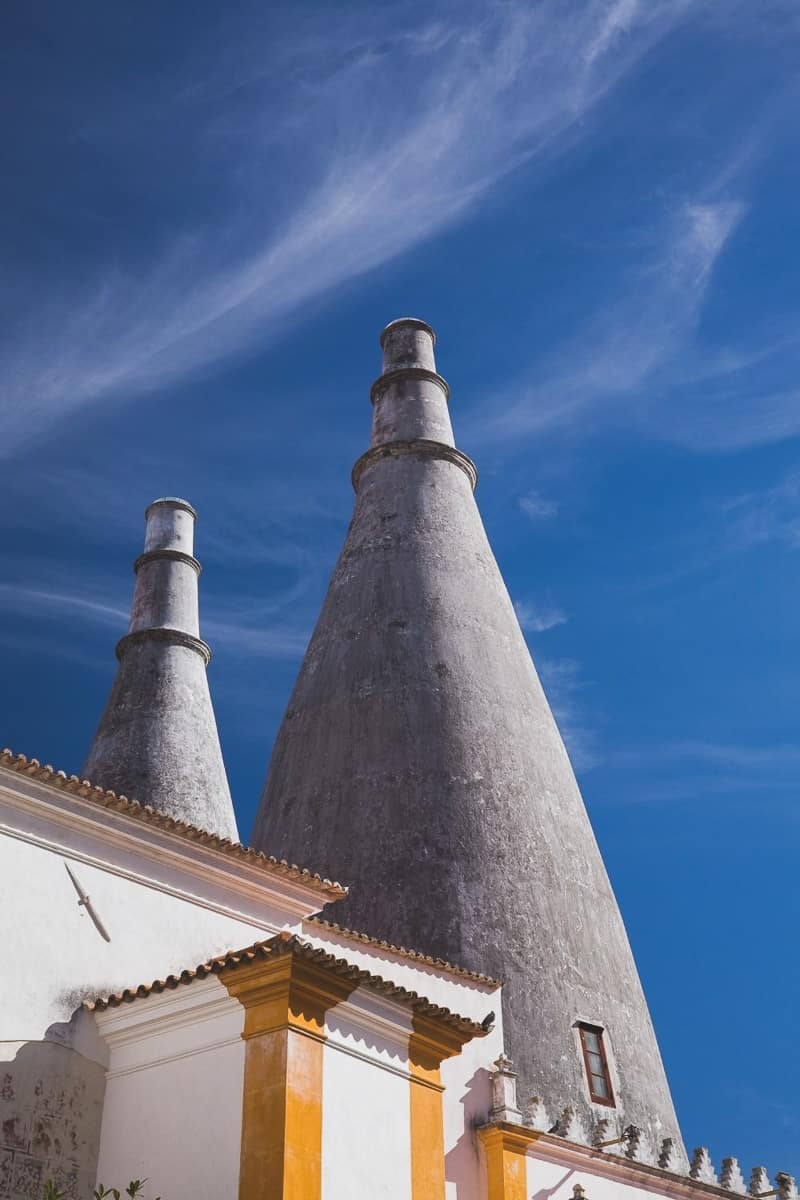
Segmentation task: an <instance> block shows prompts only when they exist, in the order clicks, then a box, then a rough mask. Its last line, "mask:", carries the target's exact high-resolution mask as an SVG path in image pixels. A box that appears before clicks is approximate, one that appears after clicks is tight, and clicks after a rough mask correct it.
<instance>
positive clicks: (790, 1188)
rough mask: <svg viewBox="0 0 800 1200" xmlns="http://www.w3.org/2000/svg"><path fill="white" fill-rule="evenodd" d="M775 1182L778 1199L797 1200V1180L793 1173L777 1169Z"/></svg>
mask: <svg viewBox="0 0 800 1200" xmlns="http://www.w3.org/2000/svg"><path fill="white" fill-rule="evenodd" d="M775 1182H776V1183H777V1185H778V1200H798V1195H799V1194H798V1191H797V1180H796V1179H795V1177H794V1175H787V1174H786V1172H785V1171H778V1174H777V1175H776V1176H775Z"/></svg>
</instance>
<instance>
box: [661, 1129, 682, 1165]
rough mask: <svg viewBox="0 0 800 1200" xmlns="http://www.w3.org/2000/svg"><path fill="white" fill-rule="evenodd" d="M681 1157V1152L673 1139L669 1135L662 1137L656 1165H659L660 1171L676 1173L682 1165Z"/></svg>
mask: <svg viewBox="0 0 800 1200" xmlns="http://www.w3.org/2000/svg"><path fill="white" fill-rule="evenodd" d="M681 1157H682V1156H681V1152H680V1150H679V1149H678V1147H677V1146H676V1145H675V1139H674V1138H671V1137H667V1138H664V1140H663V1142H662V1143H661V1146H660V1148H659V1152H658V1162H657V1163H656V1166H658V1167H661V1170H662V1171H673V1172H676V1173H677V1172H678V1171H679V1170H680V1168H681V1165H682V1163H681Z"/></svg>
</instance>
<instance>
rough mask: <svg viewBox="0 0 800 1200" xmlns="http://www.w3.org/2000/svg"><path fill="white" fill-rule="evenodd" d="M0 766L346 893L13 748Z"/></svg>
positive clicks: (333, 896)
mask: <svg viewBox="0 0 800 1200" xmlns="http://www.w3.org/2000/svg"><path fill="white" fill-rule="evenodd" d="M0 766H2V767H7V768H8V769H9V770H11V771H16V772H17V773H18V774H20V775H29V776H30V777H31V778H33V779H37V780H39V782H41V783H45V784H48V785H49V786H50V787H55V788H58V789H59V790H60V791H62V792H70V793H71V794H72V795H73V796H80V797H81V798H82V799H84V800H91V801H92V803H94V804H98V805H100V806H101V807H102V808H110V809H113V810H114V811H116V812H121V813H124V814H125V815H126V816H129V817H133V818H134V819H135V820H137V821H143V822H145V823H146V824H148V825H155V826H157V827H158V828H159V829H164V830H166V831H167V832H168V833H175V834H177V835H178V836H179V837H183V838H187V839H188V840H189V841H192V842H199V843H200V844H201V845H203V846H208V847H209V848H210V849H212V850H219V851H221V852H222V853H223V854H227V855H229V856H230V857H231V858H238V859H240V860H244V861H246V862H248V863H250V864H252V865H253V866H255V867H262V868H263V869H264V870H266V871H269V872H270V873H271V874H273V875H280V876H282V877H283V878H284V879H291V880H292V881H293V882H297V883H302V884H303V885H304V886H305V887H309V888H312V889H313V890H314V891H317V892H321V893H323V894H324V895H325V896H326V897H327V898H328V900H329V901H330V900H339V899H341V898H342V897H343V896H346V895H347V888H346V887H344V886H343V885H342V884H340V883H334V882H333V881H332V880H330V879H323V878H322V876H320V875H316V874H313V873H312V872H311V871H309V870H307V869H306V868H305V867H298V866H295V864H294V863H288V862H286V860H285V859H277V858H273V857H272V855H268V854H262V852H261V851H260V850H253V849H251V848H250V847H249V846H243V845H242V844H241V842H231V841H229V840H228V839H227V838H221V837H218V836H217V834H214V833H208V832H207V831H206V830H205V829H198V827H197V826H196V825H189V824H187V823H186V822H185V821H177V820H175V818H174V817H168V816H166V815H165V814H164V813H159V812H156V810H155V809H154V808H151V807H150V806H149V805H148V804H140V803H139V801H138V800H129V799H128V797H127V796H118V795H117V793H116V792H112V791H110V790H107V789H106V788H102V787H100V786H98V785H97V784H93V783H90V782H89V781H88V780H87V779H83V780H81V779H79V778H78V776H77V775H66V774H65V773H64V771H56V770H54V769H53V767H50V766H45V767H43V766H41V764H40V763H39V760H38V759H36V758H26V757H25V755H24V754H14V752H13V751H12V750H2V751H0Z"/></svg>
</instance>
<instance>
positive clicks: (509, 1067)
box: [490, 1054, 522, 1125]
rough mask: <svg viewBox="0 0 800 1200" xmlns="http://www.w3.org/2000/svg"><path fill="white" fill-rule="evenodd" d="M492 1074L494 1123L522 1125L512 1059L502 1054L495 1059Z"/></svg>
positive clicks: (492, 1116)
mask: <svg viewBox="0 0 800 1200" xmlns="http://www.w3.org/2000/svg"><path fill="white" fill-rule="evenodd" d="M494 1067H495V1069H494V1071H493V1072H492V1109H491V1113H490V1119H491V1120H492V1121H506V1122H507V1123H508V1124H510V1125H521V1124H522V1113H521V1112H520V1111H519V1108H518V1107H517V1073H516V1071H515V1070H514V1064H513V1063H512V1061H511V1059H510V1058H509V1057H508V1056H507V1055H505V1054H501V1055H500V1057H499V1058H497V1059H495V1063H494Z"/></svg>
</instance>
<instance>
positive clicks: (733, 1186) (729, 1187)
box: [719, 1158, 747, 1196]
mask: <svg viewBox="0 0 800 1200" xmlns="http://www.w3.org/2000/svg"><path fill="white" fill-rule="evenodd" d="M719 1186H720V1187H723V1188H725V1190H726V1191H728V1192H736V1193H737V1195H739V1196H746V1195H747V1184H746V1183H745V1181H744V1175H742V1172H741V1168H740V1167H739V1160H738V1158H723V1160H722V1170H721V1171H720V1173H719Z"/></svg>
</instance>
